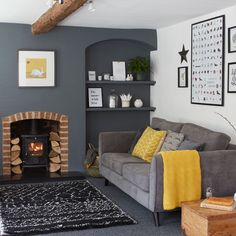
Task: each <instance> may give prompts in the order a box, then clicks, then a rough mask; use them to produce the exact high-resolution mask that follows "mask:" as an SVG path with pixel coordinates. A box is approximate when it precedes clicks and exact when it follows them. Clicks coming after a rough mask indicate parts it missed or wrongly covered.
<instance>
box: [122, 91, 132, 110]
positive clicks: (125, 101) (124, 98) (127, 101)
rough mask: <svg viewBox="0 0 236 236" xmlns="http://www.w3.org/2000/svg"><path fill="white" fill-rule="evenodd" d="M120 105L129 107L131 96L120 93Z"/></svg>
mask: <svg viewBox="0 0 236 236" xmlns="http://www.w3.org/2000/svg"><path fill="white" fill-rule="evenodd" d="M120 99H121V107H130V100H131V99H132V96H131V95H130V94H127V95H125V94H121V95H120Z"/></svg>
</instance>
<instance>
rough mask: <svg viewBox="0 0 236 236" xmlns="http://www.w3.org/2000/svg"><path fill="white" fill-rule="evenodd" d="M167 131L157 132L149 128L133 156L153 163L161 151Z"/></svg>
mask: <svg viewBox="0 0 236 236" xmlns="http://www.w3.org/2000/svg"><path fill="white" fill-rule="evenodd" d="M165 136H166V131H156V130H154V129H152V128H150V127H147V128H146V129H145V131H144V132H143V134H142V136H141V138H140V139H139V140H138V142H137V144H136V145H135V147H134V150H133V152H132V155H133V156H136V157H138V158H141V159H143V160H145V161H147V162H151V160H152V157H153V155H154V153H155V152H156V151H157V149H158V151H159V150H160V148H161V146H162V143H163V141H164V139H165Z"/></svg>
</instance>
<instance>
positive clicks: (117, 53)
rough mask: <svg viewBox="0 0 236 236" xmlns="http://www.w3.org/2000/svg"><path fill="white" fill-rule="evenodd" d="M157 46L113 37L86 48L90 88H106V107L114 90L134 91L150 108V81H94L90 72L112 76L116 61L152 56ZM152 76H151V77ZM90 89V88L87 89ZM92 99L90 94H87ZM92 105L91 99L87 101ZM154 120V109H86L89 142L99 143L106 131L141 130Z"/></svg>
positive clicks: (104, 89) (120, 91)
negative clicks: (99, 136)
mask: <svg viewBox="0 0 236 236" xmlns="http://www.w3.org/2000/svg"><path fill="white" fill-rule="evenodd" d="M151 50H153V48H152V47H151V46H150V45H149V44H146V43H144V42H142V41H137V40H129V39H110V40H104V41H99V42H96V43H94V44H92V45H90V46H89V47H87V49H86V53H85V55H86V71H85V73H86V78H85V80H86V85H87V86H86V90H87V88H88V87H94V88H96V87H102V91H103V107H105V108H107V107H108V96H109V94H110V91H111V89H115V91H116V93H117V95H120V94H123V93H125V94H128V93H130V94H131V95H132V96H133V98H132V102H131V103H132V106H133V102H134V100H135V99H137V98H141V99H142V101H143V103H144V106H145V107H150V84H148V83H147V84H143V85H140V84H137V83H133V84H132V83H127V84H126V83H125V82H124V83H120V84H119V83H112V82H111V83H106V84H104V83H99V82H95V83H90V82H88V71H96V76H98V75H103V74H104V73H109V74H110V75H112V61H125V62H126V67H127V64H128V61H129V59H131V58H134V57H136V56H142V57H149V56H150V51H151ZM126 69H127V68H126ZM148 79H149V77H148ZM86 92H87V91H86ZM87 98H88V96H87ZM86 102H87V103H86V105H87V108H88V99H87V101H86ZM149 121H150V110H149V109H147V110H139V111H136V110H122V111H115V110H106V111H104V110H99V109H97V110H96V109H95V110H93V109H86V144H87V143H93V144H94V145H95V146H98V135H99V133H100V132H104V131H122V130H138V129H139V128H142V127H145V126H146V125H148V124H149Z"/></svg>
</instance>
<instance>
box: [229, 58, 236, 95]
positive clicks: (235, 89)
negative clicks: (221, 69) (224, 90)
mask: <svg viewBox="0 0 236 236" xmlns="http://www.w3.org/2000/svg"><path fill="white" fill-rule="evenodd" d="M228 93H236V62H231V63H228Z"/></svg>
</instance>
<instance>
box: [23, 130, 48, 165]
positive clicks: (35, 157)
mask: <svg viewBox="0 0 236 236" xmlns="http://www.w3.org/2000/svg"><path fill="white" fill-rule="evenodd" d="M21 140H22V162H23V163H22V168H24V167H48V135H37V134H31V135H21Z"/></svg>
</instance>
